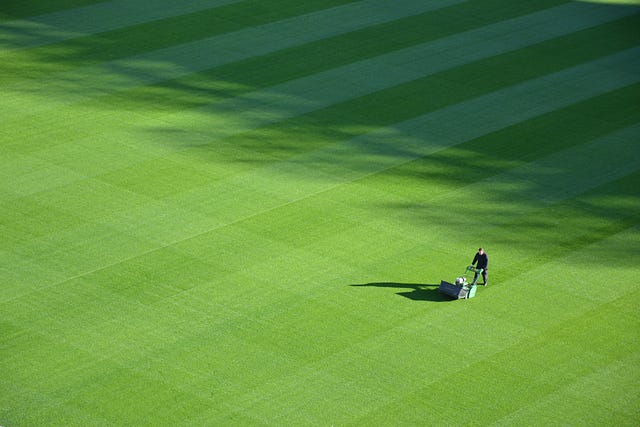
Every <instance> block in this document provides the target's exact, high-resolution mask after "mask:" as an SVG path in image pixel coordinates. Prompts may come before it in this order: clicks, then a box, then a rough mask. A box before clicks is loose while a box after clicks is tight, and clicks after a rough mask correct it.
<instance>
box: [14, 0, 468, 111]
mask: <svg viewBox="0 0 640 427" xmlns="http://www.w3.org/2000/svg"><path fill="white" fill-rule="evenodd" d="M463 1H465V0H438V1H433V2H416V1H414V0H398V1H395V2H393V3H390V2H388V1H387V0H363V1H360V2H357V3H351V4H347V5H344V6H338V7H334V8H331V9H327V10H322V11H318V12H314V13H310V14H306V15H302V16H298V17H295V18H290V19H285V20H282V21H278V22H273V23H270V24H265V25H260V26H257V27H252V28H248V29H244V30H240V31H236V32H232V33H227V34H224V35H219V36H215V37H210V38H206V39H203V40H199V41H195V42H191V43H185V44H181V45H178V46H173V47H170V48H166V49H160V50H157V51H153V52H149V53H145V54H142V55H137V56H134V57H130V58H125V59H120V60H116V61H112V62H108V63H105V64H100V65H97V66H91V67H86V68H79V69H76V70H73V71H70V72H64V73H59V74H55V75H52V76H50V77H48V78H46V79H43V80H39V81H26V82H23V83H22V84H18V83H17V84H16V85H14V87H12V88H11V91H12V92H15V93H16V95H15V97H12V96H9V97H8V98H5V100H4V102H3V104H5V105H6V106H9V107H10V111H15V112H18V111H20V109H21V108H20V106H13V105H11V104H12V101H14V100H16V101H18V102H21V103H22V108H23V109H24V112H33V107H34V106H35V105H37V104H40V102H39V101H36V100H35V99H34V100H33V102H32V103H30V105H28V106H26V105H24V98H25V93H34V94H37V96H36V98H39V97H41V96H45V97H46V99H47V104H43V105H41V106H39V107H38V109H39V108H45V109H51V108H56V105H58V106H60V105H61V104H62V105H64V104H69V103H75V102H81V101H83V100H86V99H89V98H92V97H95V96H99V95H103V94H107V93H114V92H119V91H124V90H127V89H132V88H135V87H138V86H142V85H146V84H152V83H157V82H161V81H165V80H171V79H175V78H178V77H180V76H183V75H186V74H190V73H194V72H197V71H202V70H206V69H210V68H214V67H217V66H220V65H225V64H229V63H231V62H235V61H240V60H242V59H247V58H251V57H253V56H258V55H264V54H267V53H271V52H274V51H277V50H281V49H285V48H288V47H292V46H298V45H301V44H304V43H308V42H312V41H316V40H320V39H323V38H326V37H331V36H335V35H339V34H344V33H347V32H350V31H355V30H358V29H361V28H366V27H369V26H372V25H376V24H381V23H384V22H390V21H394V20H397V19H400V18H404V17H408V16H412V15H416V14H419V13H424V12H428V11H432V10H436V9H438V8H442V7H445V6H450V5H454V4H457V3H461V2H463ZM16 107H17V108H16ZM3 108H4V106H3Z"/></svg>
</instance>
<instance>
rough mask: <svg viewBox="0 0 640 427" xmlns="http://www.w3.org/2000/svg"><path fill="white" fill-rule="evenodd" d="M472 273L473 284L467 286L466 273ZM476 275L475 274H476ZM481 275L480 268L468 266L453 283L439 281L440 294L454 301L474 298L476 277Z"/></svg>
mask: <svg viewBox="0 0 640 427" xmlns="http://www.w3.org/2000/svg"><path fill="white" fill-rule="evenodd" d="M468 271H472V272H473V273H474V275H475V277H474V280H473V283H471V284H469V282H468V281H467V272H468ZM476 273H477V274H476ZM480 274H482V269H481V268H475V267H474V266H472V265H470V266H468V267H467V268H466V269H465V272H464V273H463V274H462V276H460V277H458V278H456V281H455V283H449V282H447V281H445V280H442V281H440V287H439V288H438V289H439V290H440V292H442V293H443V294H445V295H448V296H450V297H453V298H456V299H461V298H462V299H469V298H473V297H474V296H476V289H477V288H476V285H477V284H478V283H477V282H478V277H479V276H480Z"/></svg>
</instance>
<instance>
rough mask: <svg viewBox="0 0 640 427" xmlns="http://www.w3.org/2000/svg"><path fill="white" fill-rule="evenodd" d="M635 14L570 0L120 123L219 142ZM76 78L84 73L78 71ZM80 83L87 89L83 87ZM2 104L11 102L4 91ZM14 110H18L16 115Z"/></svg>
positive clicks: (24, 135) (192, 140)
mask: <svg viewBox="0 0 640 427" xmlns="http://www.w3.org/2000/svg"><path fill="white" fill-rule="evenodd" d="M634 13H635V12H634V11H633V9H624V8H620V9H617V8H604V7H603V6H601V5H590V6H586V5H585V4H580V3H569V4H566V5H563V6H559V7H556V8H552V9H548V10H544V11H541V12H536V13H533V14H529V15H525V16H522V17H518V18H514V19H510V20H507V21H502V22H499V23H495V24H492V25H489V26H486V27H482V28H479V29H475V30H471V31H467V32H463V33H460V34H456V35H454V36H450V37H445V38H442V39H439V40H436V41H432V42H428V43H423V44H420V45H417V46H414V47H411V48H407V49H402V50H399V51H395V52H392V53H389V54H384V55H381V56H378V57H375V58H372V59H367V60H363V61H358V62H356V63H353V64H350V65H347V66H342V67H339V68H335V69H333V70H330V71H327V72H323V73H319V74H316V75H313V76H309V77H305V78H301V79H297V80H292V81H290V82H288V83H285V84H281V85H276V86H273V87H270V88H266V89H264V90H260V91H255V92H251V93H247V94H244V95H242V96H239V97H236V98H232V99H229V100H227V101H223V102H221V103H218V104H211V105H208V106H204V107H199V108H196V109H192V110H186V111H183V112H180V113H178V114H169V113H159V114H154V115H153V116H149V115H148V114H147V115H145V116H143V117H142V118H141V117H140V116H138V115H132V113H131V112H125V113H123V114H122V115H123V117H122V121H123V123H127V122H133V123H134V124H135V125H136V126H137V127H141V126H142V124H143V123H145V121H146V126H147V127H150V128H155V129H162V128H166V127H170V128H171V130H172V131H175V130H176V129H184V130H185V131H186V133H185V134H183V135H182V136H181V141H183V143H184V144H186V145H200V144H209V143H211V141H212V140H216V143H218V142H219V141H218V140H219V139H221V138H225V137H228V136H232V135H236V134H238V133H242V132H246V131H248V130H252V129H256V128H259V127H262V126H266V125H269V124H273V123H277V122H279V121H282V120H284V119H287V118H291V117H294V116H296V115H299V114H303V113H306V112H310V111H314V110H316V109H319V108H323V107H328V106H330V105H333V104H335V103H338V102H342V101H347V100H350V99H353V98H356V97H358V96H364V95H367V94H370V93H373V92H376V91H379V90H382V89H387V88H389V87H393V86H395V85H399V84H402V83H406V82H409V81H412V80H415V79H417V78H422V77H425V76H428V75H432V74H435V73H439V72H442V71H446V70H447V69H451V68H454V67H456V66H461V65H465V64H468V63H470V62H473V61H477V60H480V59H484V58H488V57H491V56H495V55H499V54H502V53H505V52H509V51H513V50H517V49H520V48H524V47H527V46H530V45H533V44H535V43H539V42H542V41H545V40H550V39H553V38H555V37H559V36H563V35H567V34H570V33H572V32H575V31H580V30H582V29H586V28H590V27H593V26H597V25H600V24H604V23H607V22H610V21H613V20H616V19H619V18H621V17H624V16H628V15H630V14H634ZM497 39H500V40H502V39H508V40H509V42H508V43H506V42H500V43H489V44H487V45H485V40H497ZM79 78H82V77H81V76H79ZM68 84H71V85H72V86H74V88H73V89H71V90H72V92H76V91H77V88H75V85H76V83H75V82H74V81H73V80H72V81H70V82H68ZM86 84H87V85H89V86H91V84H92V83H91V81H86ZM48 90H50V89H43V91H42V92H41V93H38V94H37V95H35V96H36V97H39V96H42V95H47V91H48ZM82 90H83V91H84V90H85V89H84V88H82ZM102 90H104V91H109V90H113V91H117V90H119V89H118V87H117V85H116V86H115V87H113V88H110V87H105V88H102V89H100V93H102ZM56 91H57V89H55V88H54V89H53V94H51V96H57V95H55V92H56ZM9 96H11V95H9ZM16 96H17V99H23V97H24V94H18V95H16ZM47 96H48V95H47ZM75 96H78V97H79V98H76V100H77V101H82V100H85V99H84V96H83V95H80V94H76V95H73V97H75ZM4 104H5V106H6V105H7V101H6V98H5V101H4ZM55 104H56V102H53V103H52V102H49V99H47V102H46V103H42V102H35V103H28V104H26V103H24V102H22V105H23V106H22V107H18V110H19V109H24V112H25V113H28V114H30V115H31V114H33V113H34V112H37V111H38V110H42V111H44V110H51V109H53V108H55ZM60 111H61V113H62V112H64V111H65V110H64V108H63V109H61V110H60ZM239 112H241V114H239ZM14 116H16V115H15V114H14ZM56 116H57V113H56V112H52V113H51V114H47V115H46V116H43V115H40V116H39V118H38V120H42V117H47V120H51V122H52V123H58V122H60V120H59V119H58V118H57V117H56ZM75 120H76V122H78V121H79V120H80V121H87V122H90V123H91V126H93V124H94V123H95V115H93V114H89V115H86V117H78V116H76V117H75ZM23 121H24V118H23V117H16V118H15V120H13V122H16V123H17V122H19V123H20V124H21V125H22V123H23ZM154 122H155V123H154ZM21 127H22V126H21ZM33 132H38V131H37V130H36V129H31V128H28V129H23V130H22V131H21V135H20V137H21V139H22V140H24V139H28V138H29V135H30V134H31V133H33ZM119 133H122V135H119ZM130 133H131V130H130V129H126V130H120V129H114V130H113V137H114V138H117V139H119V140H127V138H128V137H129V136H130Z"/></svg>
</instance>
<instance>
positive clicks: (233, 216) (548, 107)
mask: <svg viewBox="0 0 640 427" xmlns="http://www.w3.org/2000/svg"><path fill="white" fill-rule="evenodd" d="M603 70H605V71H606V73H608V74H609V75H611V76H612V77H611V78H608V79H603ZM616 70H617V71H618V72H617V73H616ZM616 74H617V75H616ZM639 81H640V48H635V49H630V50H627V51H624V52H622V53H618V54H615V55H611V56H608V57H606V58H603V59H600V60H597V61H592V62H589V63H587V64H583V65H580V66H577V67H573V68H570V69H568V70H564V71H562V72H559V73H554V74H551V75H547V76H544V77H541V78H538V79H534V80H531V81H528V82H525V83H522V84H519V85H515V86H511V87H509V88H505V89H503V90H500V91H497V92H494V93H491V94H488V95H485V96H482V97H479V98H476V99H473V100H469V101H466V102H463V103H460V104H456V105H453V106H451V107H448V108H444V109H442V110H438V111H436V112H433V113H429V114H426V115H424V116H421V117H418V118H416V119H413V120H409V121H406V122H403V123H399V124H397V125H395V126H392V127H388V128H385V129H384V130H380V131H376V132H372V133H370V134H366V135H362V136H360V137H357V138H354V139H352V140H349V141H347V142H344V143H339V144H335V145H332V146H330V147H326V148H323V149H320V150H315V151H313V152H310V153H307V154H304V155H301V156H297V157H294V158H291V159H288V160H287V161H282V162H276V163H271V164H269V165H268V166H265V167H263V168H259V169H254V170H252V171H250V172H247V173H245V174H242V175H238V176H234V177H232V178H230V179H227V180H223V181H220V182H217V183H215V184H212V185H209V186H205V187H201V188H199V189H197V190H194V191H191V192H189V193H188V194H179V195H177V196H176V197H173V198H170V199H169V200H172V201H173V202H174V203H177V204H178V205H188V206H192V207H193V209H195V210H202V211H206V212H207V213H208V214H210V215H215V216H217V217H218V221H219V224H220V225H225V224H229V223H233V222H237V221H240V220H243V219H245V218H247V217H252V216H255V215H258V214H260V213H262V212H264V211H268V210H271V209H274V208H277V207H280V206H282V205H284V204H288V203H293V202H296V201H297V200H300V199H304V198H306V197H309V196H311V195H313V194H316V193H318V192H322V191H327V190H330V189H331V188H333V187H335V186H338V185H342V184H344V183H347V182H350V181H353V180H357V179H361V178H363V177H365V176H368V175H371V174H375V173H377V172H380V171H383V170H386V169H389V168H392V167H395V166H398V165H401V164H403V163H406V162H408V161H411V160H414V159H416V158H419V157H422V156H425V155H428V154H430V153H433V152H436V151H438V150H442V149H445V148H448V147H451V146H454V145H456V144H460V143H463V142H465V141H469V140H471V139H474V138H477V137H479V136H482V135H484V134H487V133H489V132H492V131H495V130H499V129H502V128H504V127H506V126H509V125H513V124H516V123H519V122H522V121H525V120H527V119H530V118H533V117H536V116H538V115H541V114H544V113H548V112H552V111H554V110H556V109H559V108H563V107H566V106H568V105H571V104H573V103H576V102H579V101H582V100H586V99H588V98H591V97H594V96H597V95H600V94H603V93H606V92H608V91H612V90H615V89H618V88H622V87H625V86H627V85H630V84H632V83H636V82H639ZM509 100H511V101H510V102H509ZM513 100H517V102H518V103H517V104H514V103H513ZM636 131H637V129H635V128H632V129H630V130H628V131H626V132H628V133H624V134H623V135H624V136H626V137H629V136H630V135H633V133H634V132H636ZM623 141H624V140H623ZM632 148H633V147H632V146H631V147H630V146H629V145H628V142H626V141H625V142H624V145H622V146H621V147H620V150H621V151H620V153H624V150H626V149H632ZM621 155H622V154H621ZM354 158H357V159H358V160H359V161H358V162H357V163H356V162H353V161H352V159H354ZM630 167H632V168H633V167H635V164H634V165H631V166H630ZM625 171H626V170H625ZM625 171H623V172H625ZM625 173H626V172H625ZM300 176H303V177H304V180H300V179H297V180H296V181H295V182H296V185H295V186H292V185H291V182H292V178H295V177H300ZM616 176H618V175H616ZM614 177H615V176H613V177H612V176H609V177H608V179H613V178H614ZM598 182H599V181H598V180H594V182H593V184H594V185H595V184H597V183H598ZM265 183H268V187H267V186H266V185H265ZM212 194H215V195H218V197H217V198H216V203H215V209H214V212H211V211H210V209H212V205H211V195H212Z"/></svg>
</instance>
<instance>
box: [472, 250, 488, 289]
mask: <svg viewBox="0 0 640 427" xmlns="http://www.w3.org/2000/svg"><path fill="white" fill-rule="evenodd" d="M471 265H472V266H474V267H475V268H477V269H482V280H483V281H484V283H483V285H484V286H487V285H488V284H489V282H488V280H487V268H489V257H488V256H487V253H486V252H485V251H484V249H482V248H480V249H478V253H476V256H474V257H473V261H471ZM478 274H480V272H479V271H476V275H475V276H474V277H473V284H474V285H475V284H476V283H477V282H478Z"/></svg>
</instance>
